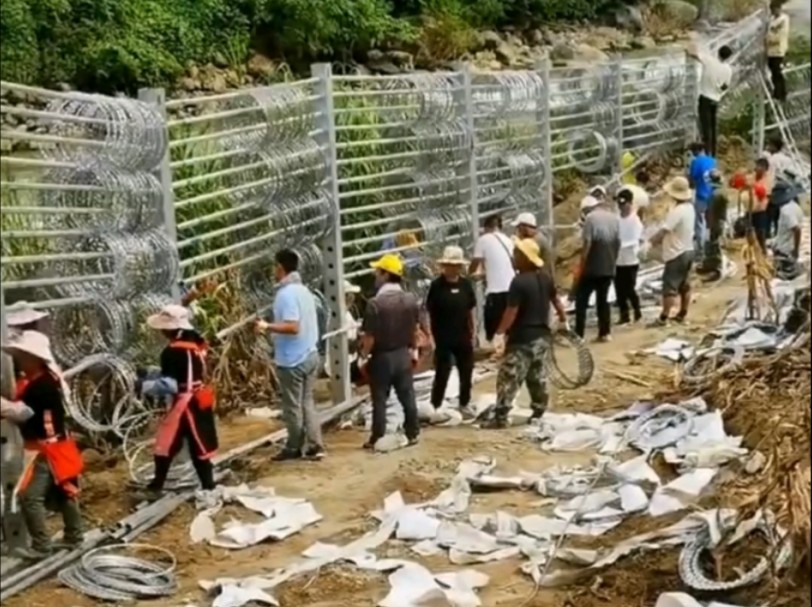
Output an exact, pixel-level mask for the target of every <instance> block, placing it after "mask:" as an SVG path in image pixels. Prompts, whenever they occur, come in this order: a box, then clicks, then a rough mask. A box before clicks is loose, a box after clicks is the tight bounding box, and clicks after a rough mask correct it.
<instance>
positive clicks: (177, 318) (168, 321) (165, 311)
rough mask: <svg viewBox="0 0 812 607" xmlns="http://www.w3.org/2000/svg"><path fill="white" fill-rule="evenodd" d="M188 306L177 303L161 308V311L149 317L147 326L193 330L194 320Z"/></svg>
mask: <svg viewBox="0 0 812 607" xmlns="http://www.w3.org/2000/svg"><path fill="white" fill-rule="evenodd" d="M189 316H190V312H189V310H188V309H187V308H184V307H183V306H180V305H177V304H170V305H168V306H164V307H163V308H161V311H160V312H157V313H156V314H152V315H150V316H148V317H147V326H148V327H149V328H150V329H155V330H156V331H181V330H187V331H189V330H192V329H194V327H193V326H192V322H191V320H190V318H189Z"/></svg>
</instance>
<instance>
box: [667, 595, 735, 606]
mask: <svg viewBox="0 0 812 607" xmlns="http://www.w3.org/2000/svg"><path fill="white" fill-rule="evenodd" d="M654 607H743V606H742V605H733V604H731V603H719V602H717V601H711V602H710V603H700V602H699V601H698V600H696V599H695V598H694V597H692V596H691V595H689V594H685V593H684V592H666V593H665V594H661V595H660V597H659V598H658V599H657V603H656V604H655V605H654Z"/></svg>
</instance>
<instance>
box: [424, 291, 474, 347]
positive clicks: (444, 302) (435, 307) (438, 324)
mask: <svg viewBox="0 0 812 607" xmlns="http://www.w3.org/2000/svg"><path fill="white" fill-rule="evenodd" d="M475 307H476V293H475V292H474V285H473V284H472V283H471V281H470V280H468V279H467V278H465V277H462V276H461V277H460V278H459V280H457V281H455V282H451V281H449V280H448V279H446V278H445V276H438V277H437V278H435V279H434V280H433V281H432V282H431V285H430V286H429V293H428V295H427V296H426V310H427V311H428V313H429V319H430V320H431V334H432V337H434V342H435V343H437V344H439V345H443V346H461V345H467V344H471V343H472V341H473V327H472V326H471V310H473V309H474V308H475Z"/></svg>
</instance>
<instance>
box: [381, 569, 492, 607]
mask: <svg viewBox="0 0 812 607" xmlns="http://www.w3.org/2000/svg"><path fill="white" fill-rule="evenodd" d="M488 581H489V578H488V576H487V575H485V574H484V573H480V572H478V571H473V570H464V571H456V572H451V573H443V574H439V575H433V574H432V573H431V572H429V570H428V569H426V568H425V567H423V566H421V565H418V564H416V563H407V564H405V565H404V566H403V567H401V568H400V569H398V570H397V571H395V572H394V573H392V574H391V575H390V576H389V584H390V586H391V589H390V591H389V594H388V595H386V598H384V599H383V600H382V601H381V602H379V603H378V606H379V607H419V606H420V605H428V604H430V605H432V606H437V607H439V606H440V605H448V606H449V607H480V606H481V605H482V602H481V601H480V599H479V597H478V596H477V595H476V591H477V590H478V589H480V588H483V587H484V586H486V585H487V584H488Z"/></svg>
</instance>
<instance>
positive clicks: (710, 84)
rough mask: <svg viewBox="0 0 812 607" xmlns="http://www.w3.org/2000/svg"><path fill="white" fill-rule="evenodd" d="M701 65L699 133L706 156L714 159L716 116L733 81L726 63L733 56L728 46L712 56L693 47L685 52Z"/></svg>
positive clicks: (729, 67)
mask: <svg viewBox="0 0 812 607" xmlns="http://www.w3.org/2000/svg"><path fill="white" fill-rule="evenodd" d="M686 52H687V54H688V56H689V57H693V58H694V59H696V60H697V61H699V63H701V64H702V76H701V77H700V79H699V110H698V113H699V133H700V135H701V137H702V142H703V143H704V144H705V147H706V150H707V152H708V154H710V155H711V156H713V157H714V158H715V157H716V133H717V125H716V116H717V113H718V110H719V102H720V101H721V100H722V96H723V95H724V94H725V91H727V89H728V88H730V81H731V80H732V79H733V68H732V67H731V66H730V64H729V63H727V61H728V60H729V59H730V58H731V57H732V56H733V51H732V50H731V48H730V47H729V46H722V47H721V48H720V49H719V50H718V51H717V53H716V56H714V55H713V54H711V53H708V52H704V51H700V50H699V49H698V48H696V47H695V46H691V47H689V48H688V49H687V50H686Z"/></svg>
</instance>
